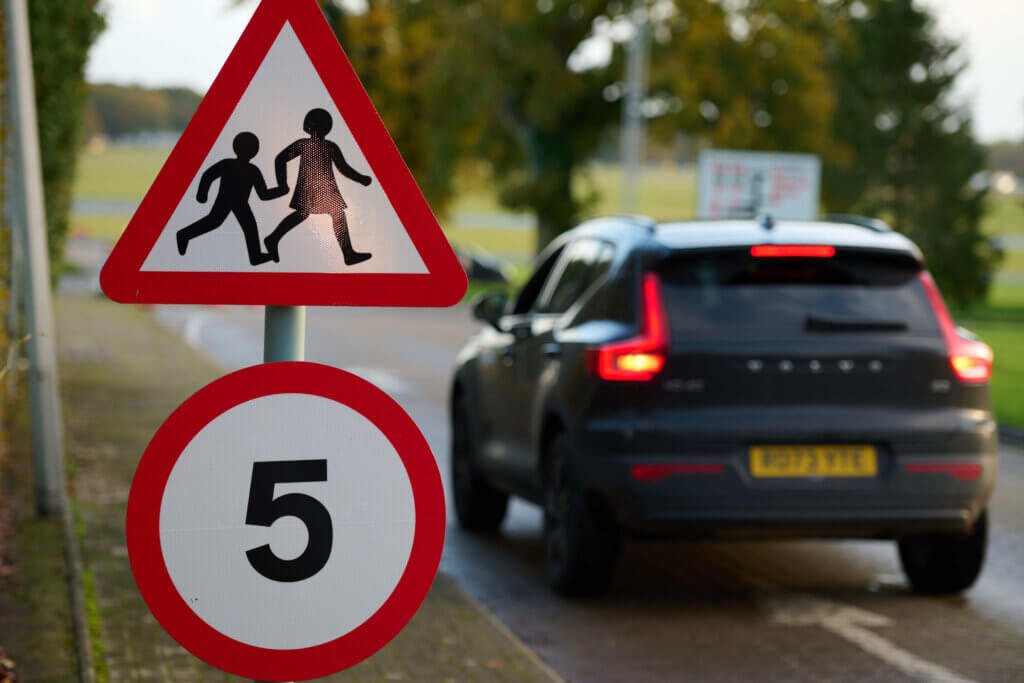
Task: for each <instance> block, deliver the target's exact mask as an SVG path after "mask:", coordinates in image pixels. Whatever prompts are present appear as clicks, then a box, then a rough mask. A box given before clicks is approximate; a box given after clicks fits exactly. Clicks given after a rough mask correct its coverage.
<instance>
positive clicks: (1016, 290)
mask: <svg viewBox="0 0 1024 683" xmlns="http://www.w3.org/2000/svg"><path fill="white" fill-rule="evenodd" d="M167 154H168V151H167V150H164V149H153V148H147V147H129V146H117V145H114V146H111V147H108V148H107V149H106V150H104V151H103V152H102V153H99V154H88V153H86V154H83V156H82V158H81V160H80V163H79V168H78V179H77V182H76V184H75V198H76V199H78V200H92V201H107V202H128V203H131V202H137V201H139V200H140V199H141V198H142V196H143V195H144V194H145V192H146V190H147V189H148V188H149V186H150V185H151V184H152V182H153V180H154V179H155V178H156V175H157V173H158V172H159V170H160V167H161V166H162V165H163V163H164V161H165V160H166V157H167ZM575 182H576V187H577V189H579V190H580V191H582V192H588V191H596V192H598V193H599V196H598V199H597V201H596V203H595V204H594V205H593V206H591V207H590V211H589V213H590V214H592V215H601V214H613V213H617V212H619V210H620V206H621V195H620V190H621V187H622V173H621V170H620V169H619V168H618V167H616V166H612V165H604V164H594V165H592V166H590V167H589V168H587V169H586V170H585V171H584V172H582V173H581V174H580V175H579V177H577V178H576V181H575ZM637 204H638V206H637V213H642V214H647V215H650V216H653V217H655V218H658V219H673V218H688V217H692V216H693V214H694V212H695V206H696V192H695V178H694V174H693V171H692V170H689V169H680V168H676V167H671V168H669V167H666V168H654V169H648V170H647V171H646V172H645V173H644V175H643V180H642V182H641V184H640V186H639V188H638V198H637ZM987 205H988V210H987V213H986V215H985V218H984V225H983V227H984V230H985V232H986V233H987V234H990V235H1006V234H1019V233H1024V201H1022V200H1021V199H1020V198H1008V197H999V196H992V197H990V198H989V199H988V200H987ZM477 217H481V222H486V221H484V220H483V219H484V218H493V217H498V218H506V219H507V218H509V217H511V218H513V219H514V218H516V217H515V216H513V215H511V214H509V213H508V212H507V211H506V210H505V209H503V208H502V207H501V206H500V204H499V203H498V201H497V198H496V197H495V195H494V192H493V185H492V184H491V183H490V182H488V180H487V179H486V177H483V176H481V177H476V178H475V179H463V180H462V181H461V183H460V187H459V194H458V197H457V199H456V200H455V201H454V202H453V203H452V206H451V207H450V209H449V215H448V217H442V220H441V223H442V226H444V227H445V232H446V234H447V235H448V238H449V240H451V241H452V242H453V243H455V244H463V245H468V246H475V247H479V248H482V249H485V250H487V251H490V252H492V253H496V254H500V255H502V256H504V257H506V258H511V259H512V260H513V261H517V262H519V263H525V262H526V261H527V260H528V259H529V257H530V255H532V254H533V252H534V248H535V235H534V232H533V231H532V230H527V229H522V228H514V227H483V226H482V225H481V226H477V225H474V224H473V223H474V220H475V219H476V218H477ZM129 218H130V216H129V215H128V213H127V211H125V212H124V213H115V214H102V215H85V214H75V215H74V216H73V217H72V225H73V229H74V230H75V231H77V232H79V233H83V234H86V235H92V236H96V237H102V238H105V239H110V240H115V239H117V237H118V236H119V235H120V234H121V231H122V230H123V229H124V226H125V225H127V223H128V219H129ZM499 222H501V221H499ZM1002 270H1003V271H1005V272H1011V273H1022V274H1024V251H1011V252H1007V256H1006V260H1005V261H1004V262H1003V265H1002ZM956 317H957V320H958V321H959V322H961V323H963V324H964V325H965V326H967V327H969V328H971V329H972V330H974V331H975V332H977V333H978V334H980V335H981V336H982V337H983V338H984V339H985V340H986V341H987V342H989V343H990V344H991V345H992V347H993V349H994V350H995V355H996V364H995V374H994V376H993V381H992V389H993V394H994V396H995V400H996V406H997V412H998V414H999V417H1000V419H1001V420H1003V421H1006V422H1010V423H1013V424H1018V425H1024V286H1009V285H997V286H995V287H993V289H992V292H991V296H990V299H989V301H988V303H987V304H986V305H985V306H980V307H977V308H975V309H973V310H970V311H957V312H956Z"/></svg>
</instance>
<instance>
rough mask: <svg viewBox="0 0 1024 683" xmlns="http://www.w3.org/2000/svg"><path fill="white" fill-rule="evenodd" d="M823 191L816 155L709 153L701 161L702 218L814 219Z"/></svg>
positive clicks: (699, 207)
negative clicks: (821, 190)
mask: <svg viewBox="0 0 1024 683" xmlns="http://www.w3.org/2000/svg"><path fill="white" fill-rule="evenodd" d="M820 188H821V160H820V159H819V158H818V157H817V156H814V155H810V154H781V153H776V152H739V151H730V150H720V149H711V150H705V151H704V152H701V155H700V158H699V160H698V162H697V216H698V218H704V219H715V218H753V217H755V216H758V215H762V214H769V215H771V216H772V217H773V218H776V219H780V220H814V219H816V218H818V216H819V206H818V205H819V201H820V197H819V195H820Z"/></svg>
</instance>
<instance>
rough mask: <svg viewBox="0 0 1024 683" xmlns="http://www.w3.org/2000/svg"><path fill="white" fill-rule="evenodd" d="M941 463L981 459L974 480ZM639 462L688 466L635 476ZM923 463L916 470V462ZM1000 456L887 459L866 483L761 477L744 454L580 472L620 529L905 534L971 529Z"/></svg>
mask: <svg viewBox="0 0 1024 683" xmlns="http://www.w3.org/2000/svg"><path fill="white" fill-rule="evenodd" d="M936 462H940V463H949V464H957V465H978V466H980V472H979V474H978V476H977V477H976V478H964V477H962V476H957V475H956V474H951V473H950V472H948V471H929V470H930V468H929V467H921V465H932V464H935V463H936ZM638 464H669V465H683V466H685V467H684V468H681V469H683V470H684V471H682V472H679V473H675V474H671V475H669V476H666V477H664V478H663V479H660V480H651V479H649V478H648V479H646V480H638V479H637V478H636V477H635V476H634V473H633V467H634V466H635V465H638ZM915 466H917V467H915ZM997 468H998V456H997V455H996V453H995V452H992V453H987V454H984V455H977V454H953V455H951V454H942V455H941V456H928V455H915V456H907V457H900V458H895V457H888V458H884V459H882V462H881V463H880V468H879V473H878V475H877V476H876V477H871V478H865V479H784V480H758V479H755V478H754V477H752V476H751V474H750V468H749V464H748V457H747V455H746V453H741V454H736V455H732V456H725V457H721V456H719V457H699V456H696V457H695V456H689V455H688V456H685V457H665V456H661V457H657V456H651V457H644V456H642V455H630V456H607V455H606V456H595V457H591V458H588V462H587V465H586V467H585V468H581V469H582V470H583V473H582V474H581V479H582V484H583V487H584V490H585V492H586V494H587V496H588V498H589V499H590V500H592V501H593V502H594V503H596V504H600V505H603V506H604V507H605V508H606V509H608V510H610V512H611V513H612V514H613V516H614V517H615V519H616V520H617V522H618V523H619V525H620V527H621V528H622V529H623V530H624V531H626V532H628V533H630V534H631V535H634V536H650V537H795V538H826V537H828V538H899V537H902V536H906V535H910V534H917V533H929V532H952V533H957V532H966V531H968V530H970V528H971V526H972V525H973V524H974V521H975V520H976V519H977V516H978V515H979V514H980V513H981V511H982V510H983V509H984V507H985V505H986V504H987V502H988V499H989V497H990V496H991V493H992V488H993V486H994V483H995V476H996V471H997Z"/></svg>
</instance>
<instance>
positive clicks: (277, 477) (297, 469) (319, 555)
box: [245, 459, 334, 582]
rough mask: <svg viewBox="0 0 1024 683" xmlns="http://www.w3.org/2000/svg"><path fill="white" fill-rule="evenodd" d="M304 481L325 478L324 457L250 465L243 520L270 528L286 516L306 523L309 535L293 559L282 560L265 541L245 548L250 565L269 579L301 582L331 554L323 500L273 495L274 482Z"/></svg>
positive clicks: (331, 535) (330, 533)
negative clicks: (256, 545) (247, 497)
mask: <svg viewBox="0 0 1024 683" xmlns="http://www.w3.org/2000/svg"><path fill="white" fill-rule="evenodd" d="M308 481H327V460H326V459H324V460H296V461H293V462H288V461H277V462H255V463H253V465H252V485H251V486H250V487H249V508H248V510H249V511H248V512H247V513H246V515H245V523H246V524H255V525H256V526H266V527H272V526H273V525H274V522H276V521H277V520H279V519H281V518H282V517H288V516H289V515H290V516H292V517H295V518H297V519H299V520H301V521H302V523H303V524H305V525H306V533H307V534H308V535H309V540H308V541H307V542H306V549H305V550H303V551H302V554H301V555H299V556H298V557H296V558H295V559H293V560H282V559H281V558H280V557H278V556H277V555H275V554H274V551H273V550H271V549H270V544H267V543H265V544H263V545H261V546H260V547H259V548H253V549H252V550H249V551H246V553H245V555H246V557H248V558H249V564H251V565H252V568H253V569H255V570H256V571H258V572H259V573H260V574H262V575H263V576H265V577H267V578H268V579H270V580H271V581H281V582H292V581H305V580H306V579H309V578H312V577H313V576H315V575H316V574H317V573H318V572H319V571H320V570H321V569H323V568H324V565H326V564H327V560H328V559H330V557H331V546H333V545H334V526H333V525H332V524H331V514H330V513H329V512H328V511H327V508H325V507H324V506H323V503H321V502H320V501H318V500H317V499H316V498H313V497H311V496H307V495H305V494H303V493H289V494H286V495H284V496H281V497H280V498H274V486H275V485H276V484H277V483H279V482H280V483H286V482H308Z"/></svg>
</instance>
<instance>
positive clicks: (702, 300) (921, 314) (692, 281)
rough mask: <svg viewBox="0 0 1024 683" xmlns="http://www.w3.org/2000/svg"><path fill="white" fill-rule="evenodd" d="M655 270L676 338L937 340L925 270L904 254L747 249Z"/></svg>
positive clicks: (696, 256)
mask: <svg viewBox="0 0 1024 683" xmlns="http://www.w3.org/2000/svg"><path fill="white" fill-rule="evenodd" d="M657 271H658V273H659V274H660V276H661V279H662V284H663V289H664V293H665V304H666V308H667V310H668V315H669V322H670V326H671V332H672V336H673V338H675V339H685V338H687V337H721V338H751V337H757V338H783V337H794V336H804V335H811V334H815V335H819V334H820V335H829V334H831V335H837V334H838V335H844V334H858V335H863V334H870V333H885V334H911V335H926V336H931V335H938V334H939V329H938V324H937V323H936V321H935V316H934V314H933V313H932V310H931V307H930V304H929V302H928V298H927V295H926V294H925V291H924V288H923V287H922V285H921V283H920V282H919V281H918V278H917V275H918V273H919V272H920V266H919V265H918V264H917V263H916V262H915V261H913V260H912V259H910V258H909V257H905V256H901V255H889V254H869V253H863V252H853V253H843V252H842V251H839V252H838V253H837V254H836V255H835V256H833V257H832V258H754V257H752V256H751V255H750V250H749V249H744V250H742V251H739V250H730V251H721V252H718V251H716V252H700V253H693V254H686V255H679V256H676V257H673V258H670V259H669V260H668V261H665V262H663V263H662V264H661V265H660V266H659V267H658V268H657Z"/></svg>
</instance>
